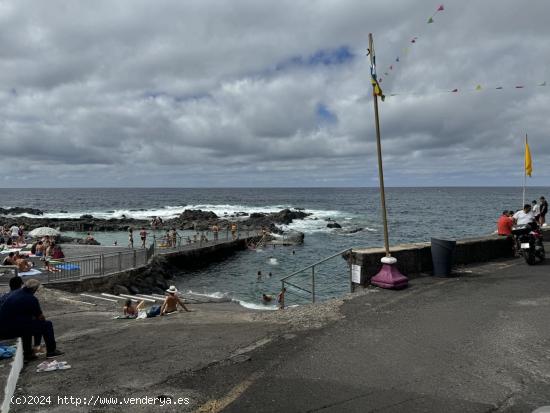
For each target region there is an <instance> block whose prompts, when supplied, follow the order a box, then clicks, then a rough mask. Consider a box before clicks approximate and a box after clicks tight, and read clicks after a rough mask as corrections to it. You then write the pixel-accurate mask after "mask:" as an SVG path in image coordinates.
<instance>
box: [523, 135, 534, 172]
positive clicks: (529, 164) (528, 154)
mask: <svg viewBox="0 0 550 413" xmlns="http://www.w3.org/2000/svg"><path fill="white" fill-rule="evenodd" d="M532 173H533V162H532V160H531V151H530V150H529V143H528V142H527V135H525V175H527V176H531V174H532Z"/></svg>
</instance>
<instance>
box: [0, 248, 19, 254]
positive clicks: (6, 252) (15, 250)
mask: <svg viewBox="0 0 550 413" xmlns="http://www.w3.org/2000/svg"><path fill="white" fill-rule="evenodd" d="M18 251H21V248H8V249H6V250H2V251H0V254H9V253H10V252H18Z"/></svg>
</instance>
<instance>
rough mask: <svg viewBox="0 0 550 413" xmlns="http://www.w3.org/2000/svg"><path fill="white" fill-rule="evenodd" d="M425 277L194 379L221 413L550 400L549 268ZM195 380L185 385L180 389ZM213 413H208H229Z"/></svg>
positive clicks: (465, 408) (498, 266)
mask: <svg viewBox="0 0 550 413" xmlns="http://www.w3.org/2000/svg"><path fill="white" fill-rule="evenodd" d="M469 271H471V272H465V273H463V274H462V276H461V277H460V278H450V279H434V278H424V279H416V280H413V281H412V282H411V287H410V288H409V289H408V290H405V291H399V292H396V291H384V290H378V292H376V293H373V294H367V295H364V296H361V297H357V298H355V299H352V300H350V301H348V302H346V303H345V304H344V306H343V307H342V311H343V313H344V315H345V319H344V320H342V321H339V322H336V323H334V324H331V325H329V326H326V327H324V328H322V329H320V330H317V331H316V332H313V333H312V332H308V333H307V334H300V335H298V337H297V338H296V339H294V340H292V341H290V342H289V341H286V342H285V341H284V340H281V341H280V342H278V343H274V344H273V345H270V346H267V347H265V348H263V349H261V350H258V351H256V352H255V353H254V354H252V355H251V358H252V361H251V362H250V363H248V364H247V365H236V366H215V367H212V368H211V369H210V370H209V371H204V372H203V374H202V375H201V376H200V378H199V377H194V378H193V385H194V387H195V388H197V389H201V390H202V391H205V390H206V391H207V392H209V394H210V404H207V405H206V406H205V407H208V406H209V407H212V406H218V407H219V406H225V408H223V411H224V412H408V413H410V412H446V413H451V412H457V413H458V412H460V413H464V412H493V411H496V412H531V411H533V410H534V409H535V408H537V407H540V406H543V405H550V325H549V322H548V320H549V317H550V265H549V264H548V263H545V264H543V265H539V266H534V267H529V266H527V265H526V264H525V262H524V261H523V259H516V260H509V261H505V262H501V263H492V264H486V265H481V266H476V267H471V268H469ZM189 384H190V382H189V381H187V380H181V382H180V385H182V386H187V385H189ZM221 410H222V409H219V408H213V409H210V410H209V411H221Z"/></svg>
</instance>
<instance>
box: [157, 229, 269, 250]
mask: <svg viewBox="0 0 550 413" xmlns="http://www.w3.org/2000/svg"><path fill="white" fill-rule="evenodd" d="M260 234H261V231H249V230H246V231H237V232H236V233H235V234H234V236H233V234H231V232H230V231H229V230H226V231H219V232H218V234H217V235H216V234H215V233H214V232H212V231H198V232H197V233H196V234H193V235H190V236H187V237H185V236H181V235H179V234H177V236H176V242H175V245H174V241H173V239H169V237H167V236H164V237H158V236H156V235H153V245H154V249H155V254H167V253H172V252H179V251H188V250H192V249H195V248H202V247H208V246H212V245H217V244H223V243H226V242H228V241H232V240H237V239H241V237H242V236H244V237H246V238H250V237H254V236H259V235H260Z"/></svg>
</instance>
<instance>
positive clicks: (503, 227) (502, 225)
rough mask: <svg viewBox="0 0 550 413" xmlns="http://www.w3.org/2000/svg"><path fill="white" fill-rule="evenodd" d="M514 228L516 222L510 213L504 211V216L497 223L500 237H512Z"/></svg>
mask: <svg viewBox="0 0 550 413" xmlns="http://www.w3.org/2000/svg"><path fill="white" fill-rule="evenodd" d="M513 226H514V220H513V219H512V218H510V214H509V211H503V212H502V215H501V216H500V217H499V219H498V221H497V232H498V235H502V236H505V237H509V236H510V235H512V227H513Z"/></svg>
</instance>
